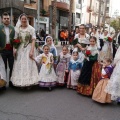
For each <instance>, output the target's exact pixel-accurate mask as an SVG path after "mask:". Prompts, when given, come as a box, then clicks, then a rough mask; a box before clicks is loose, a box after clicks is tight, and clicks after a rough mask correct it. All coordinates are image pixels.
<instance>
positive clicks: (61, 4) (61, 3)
mask: <svg viewBox="0 0 120 120" xmlns="http://www.w3.org/2000/svg"><path fill="white" fill-rule="evenodd" d="M53 3H54V1H52V6H53ZM56 6H57V8H58V9H63V10H67V11H69V9H70V0H57V5H56Z"/></svg>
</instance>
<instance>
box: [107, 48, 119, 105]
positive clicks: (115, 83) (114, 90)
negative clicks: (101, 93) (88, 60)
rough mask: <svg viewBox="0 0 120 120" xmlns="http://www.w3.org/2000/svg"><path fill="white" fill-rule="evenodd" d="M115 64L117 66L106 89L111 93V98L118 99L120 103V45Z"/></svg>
mask: <svg viewBox="0 0 120 120" xmlns="http://www.w3.org/2000/svg"><path fill="white" fill-rule="evenodd" d="M113 64H114V65H115V68H114V70H113V73H112V75H111V77H110V80H109V81H108V84H107V87H106V89H105V91H106V92H107V93H109V94H111V100H113V101H117V102H118V103H119V104H120V47H119V48H118V50H117V52H116V55H115V58H114V62H113Z"/></svg>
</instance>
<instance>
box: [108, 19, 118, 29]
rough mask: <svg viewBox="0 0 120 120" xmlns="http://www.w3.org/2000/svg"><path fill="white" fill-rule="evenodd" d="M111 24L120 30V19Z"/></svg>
mask: <svg viewBox="0 0 120 120" xmlns="http://www.w3.org/2000/svg"><path fill="white" fill-rule="evenodd" d="M110 26H111V27H113V28H114V29H115V31H118V30H119V29H120V19H116V20H113V21H112V22H111V23H110Z"/></svg>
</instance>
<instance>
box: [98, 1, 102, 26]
mask: <svg viewBox="0 0 120 120" xmlns="http://www.w3.org/2000/svg"><path fill="white" fill-rule="evenodd" d="M101 4H102V0H100V1H99V12H98V23H97V26H98V27H100V15H101Z"/></svg>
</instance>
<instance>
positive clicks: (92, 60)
mask: <svg viewBox="0 0 120 120" xmlns="http://www.w3.org/2000/svg"><path fill="white" fill-rule="evenodd" d="M84 54H85V59H84V63H83V67H82V70H81V74H80V77H79V79H78V86H77V92H78V93H80V94H82V95H86V96H91V95H92V93H93V91H94V89H95V87H96V85H97V84H98V82H99V80H100V66H99V63H98V50H97V45H96V37H91V38H90V45H89V46H87V47H86V49H85V53H84Z"/></svg>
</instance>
